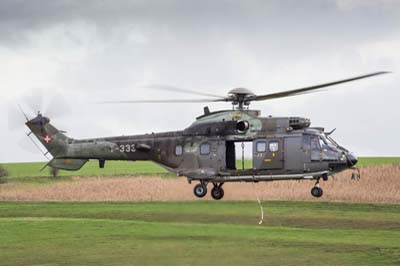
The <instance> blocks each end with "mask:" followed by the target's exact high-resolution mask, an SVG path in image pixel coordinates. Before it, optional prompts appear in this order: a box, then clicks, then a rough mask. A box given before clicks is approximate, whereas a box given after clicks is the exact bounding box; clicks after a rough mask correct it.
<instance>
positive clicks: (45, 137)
mask: <svg viewBox="0 0 400 266" xmlns="http://www.w3.org/2000/svg"><path fill="white" fill-rule="evenodd" d="M43 140H44V142H46V143H47V144H49V143H50V142H51V137H50V136H49V135H46V136H44V138H43Z"/></svg>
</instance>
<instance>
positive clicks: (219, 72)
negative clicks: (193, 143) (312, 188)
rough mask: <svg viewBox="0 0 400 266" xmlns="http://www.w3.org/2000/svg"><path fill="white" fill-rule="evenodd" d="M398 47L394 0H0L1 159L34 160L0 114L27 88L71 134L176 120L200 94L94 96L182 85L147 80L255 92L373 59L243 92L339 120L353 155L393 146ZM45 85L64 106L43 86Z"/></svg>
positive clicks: (263, 106)
mask: <svg viewBox="0 0 400 266" xmlns="http://www.w3.org/2000/svg"><path fill="white" fill-rule="evenodd" d="M399 51H400V1H395V0H393V1H377V0H376V1H368V0H353V1H351V0H348V1H346V0H340V1H333V0H332V1H320V0H318V1H312V0H308V1H296V0H293V1H282V0H279V1H215V0H213V1H204V0H203V1H148V0H146V1H111V0H110V1H57V0H48V1H45V0H43V1H17V0H10V1H8V0H2V1H0V62H1V64H0V73H1V74H0V97H1V105H0V113H1V115H0V127H1V131H0V147H1V152H0V162H14V161H42V160H44V157H43V156H42V155H41V154H40V153H39V152H38V151H35V148H34V146H33V145H32V143H30V141H29V139H28V138H27V137H24V133H27V132H28V130H27V129H26V128H23V127H22V128H21V127H20V128H18V129H15V126H14V125H13V126H11V127H10V125H9V124H15V123H13V122H15V121H16V120H17V119H20V118H21V116H20V115H19V114H17V111H16V109H15V106H16V104H15V103H16V102H19V103H21V104H22V105H23V107H24V110H26V111H27V112H30V110H29V108H28V106H27V105H29V104H28V103H29V102H30V104H31V105H32V102H34V104H36V106H34V109H38V108H40V109H41V110H43V111H44V110H46V108H45V105H46V102H47V103H48V104H47V105H50V106H49V107H48V108H47V115H48V116H50V119H52V123H53V124H54V125H55V126H56V127H58V128H60V129H63V130H66V131H67V132H68V135H70V136H71V137H74V138H88V137H102V136H111V135H122V134H124V135H127V134H137V133H146V132H152V131H154V132H157V131H169V130H178V129H183V128H185V127H187V126H189V125H190V124H191V123H192V122H193V120H194V118H195V117H196V116H198V115H200V114H201V113H202V108H203V106H204V104H179V105H171V104H169V105H167V104H135V105H121V106H104V105H96V104H93V102H96V101H104V100H128V99H132V100H138V99H149V98H151V99H171V98H180V99H181V98H188V97H189V98H193V97H192V96H191V95H185V94H178V93H171V92H160V91H151V90H149V89H144V88H142V85H145V84H169V85H173V86H178V87H182V88H188V89H192V90H199V91H207V92H212V93H215V94H222V95H225V94H226V93H227V92H228V91H229V90H230V89H232V88H234V87H246V88H249V89H251V90H252V91H254V92H255V93H259V94H261V93H270V92H276V91H280V90H286V89H294V88H298V87H302V86H308V85H313V84H318V83H323V82H327V81H333V80H337V79H341V78H347V77H351V76H355V75H360V74H364V73H369V72H374V71H380V70H386V71H392V72H393V73H392V74H389V75H383V76H379V77H374V78H370V79H366V80H362V81H356V82H353V83H349V84H346V85H339V86H337V87H335V89H333V90H329V91H325V92H321V93H315V94H308V95H303V96H298V97H290V98H287V99H278V100H273V101H267V102H260V103H253V104H252V105H251V106H252V108H253V109H259V110H261V111H262V114H263V115H265V116H267V115H273V116H304V117H309V118H310V119H311V122H312V125H313V126H323V127H325V128H326V129H327V130H331V129H333V128H337V130H336V132H335V133H334V135H333V137H334V138H335V139H336V140H337V141H338V142H339V143H341V144H342V145H343V146H345V147H347V148H348V149H349V150H352V151H354V152H355V153H356V154H357V155H360V156H384V155H386V156H389V155H392V156H400V142H399V139H398V135H399V132H400V112H399V109H400V108H399V105H400V104H399V99H400V88H399V85H400V76H399V73H400V52H399ZM37 88H41V89H42V90H41V94H42V95H43V97H44V100H43V101H44V103H43V104H41V103H40V100H39V98H40V97H38V94H39V90H38V89H37ZM32 92H34V94H35V96H34V97H30V98H29V99H27V96H29V95H30V94H31V93H32ZM55 92H57V94H62V95H63V96H64V97H65V101H66V102H67V103H68V106H69V110H66V109H65V108H64V107H62V105H64V104H61V103H59V101H57V102H56V104H54V102H53V101H52V100H50V99H51V98H52V96H53V95H54V94H55ZM194 97H196V96H194ZM42 105H43V106H42ZM39 106H42V107H39ZM55 107H56V108H55ZM223 108H230V105H229V104H210V109H211V110H216V109H223ZM10 110H11V112H12V113H11V116H10V115H9V113H10ZM63 112H65V114H64V115H61V116H60V113H63ZM52 114H54V116H52ZM56 114H57V115H58V116H55V115H56ZM30 115H32V114H31V113H30ZM18 116H19V117H18ZM10 117H12V121H11V122H10V121H9V120H10ZM19 121H21V122H22V121H23V120H19ZM11 129H13V130H11ZM32 151H33V152H32Z"/></svg>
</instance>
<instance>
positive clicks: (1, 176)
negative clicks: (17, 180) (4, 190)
mask: <svg viewBox="0 0 400 266" xmlns="http://www.w3.org/2000/svg"><path fill="white" fill-rule="evenodd" d="M7 176H8V172H7V170H6V169H4V167H3V166H1V165H0V184H2V183H6V182H7V180H6V177H7Z"/></svg>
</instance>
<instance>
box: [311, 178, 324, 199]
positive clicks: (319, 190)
mask: <svg viewBox="0 0 400 266" xmlns="http://www.w3.org/2000/svg"><path fill="white" fill-rule="evenodd" d="M322 194H324V191H323V190H322V188H321V187H320V186H319V178H318V179H317V182H316V183H315V185H314V187H313V188H312V189H311V195H313V196H314V197H316V198H320V197H321V196H322Z"/></svg>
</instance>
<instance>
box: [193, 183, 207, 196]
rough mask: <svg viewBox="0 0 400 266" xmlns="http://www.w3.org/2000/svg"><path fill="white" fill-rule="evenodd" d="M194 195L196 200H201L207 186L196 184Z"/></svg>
mask: <svg viewBox="0 0 400 266" xmlns="http://www.w3.org/2000/svg"><path fill="white" fill-rule="evenodd" d="M193 193H194V195H196V197H198V198H203V197H204V196H205V195H206V194H207V186H205V185H203V184H197V185H195V186H194V189H193Z"/></svg>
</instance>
